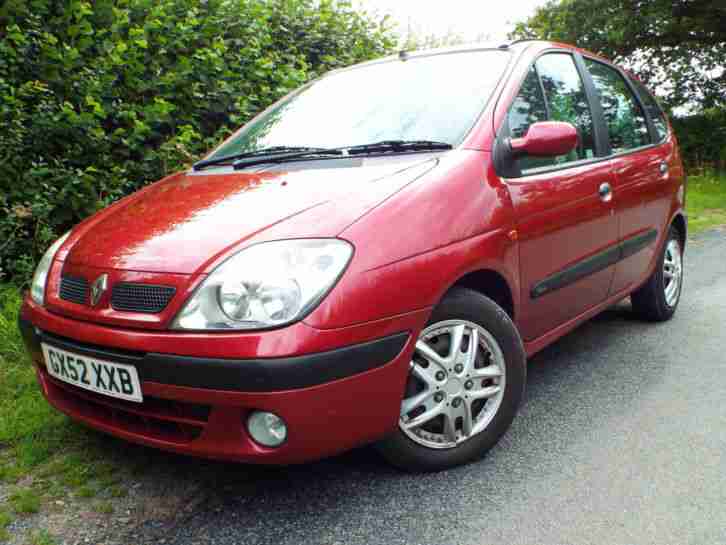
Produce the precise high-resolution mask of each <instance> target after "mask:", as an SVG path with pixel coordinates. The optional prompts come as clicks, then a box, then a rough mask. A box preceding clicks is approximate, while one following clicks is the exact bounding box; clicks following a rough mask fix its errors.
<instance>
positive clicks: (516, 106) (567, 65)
mask: <svg viewBox="0 0 726 545" xmlns="http://www.w3.org/2000/svg"><path fill="white" fill-rule="evenodd" d="M537 121H565V122H567V123H571V124H572V125H574V126H575V128H576V129H577V132H578V135H579V137H580V138H579V144H578V146H577V148H576V149H575V150H573V151H571V152H570V153H569V154H567V155H561V156H559V157H523V158H521V159H519V166H520V168H521V169H522V171H527V170H530V169H533V168H539V167H549V166H555V165H561V164H566V163H569V162H572V161H579V160H581V159H589V158H591V157H594V156H595V140H594V136H593V134H594V126H593V120H592V114H591V112H590V105H589V104H588V101H587V96H586V95H585V89H584V85H583V83H582V79H581V78H580V74H579V73H578V71H577V68H576V67H575V62H574V60H573V58H572V56H571V55H569V54H566V53H550V54H546V55H543V56H542V57H540V58H539V59H538V60H537V62H536V63H535V65H534V66H533V67H532V69H531V70H530V72H529V74H528V75H527V78H526V79H525V81H524V83H523V84H522V88H521V89H520V91H519V94H518V95H517V98H515V100H514V102H513V104H512V107H511V108H510V110H509V128H510V133H511V135H512V137H514V138H517V137H520V136H523V135H524V134H526V132H527V129H529V126H530V125H532V124H533V123H535V122H537Z"/></svg>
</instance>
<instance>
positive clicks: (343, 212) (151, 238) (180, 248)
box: [58, 154, 437, 274]
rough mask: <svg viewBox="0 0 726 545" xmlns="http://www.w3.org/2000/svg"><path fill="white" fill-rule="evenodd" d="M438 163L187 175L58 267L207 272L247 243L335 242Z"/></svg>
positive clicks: (86, 231) (115, 218)
mask: <svg viewBox="0 0 726 545" xmlns="http://www.w3.org/2000/svg"><path fill="white" fill-rule="evenodd" d="M436 163H437V160H436V155H428V154H427V155H423V156H422V155H408V156H398V157H389V158H368V159H365V158H356V159H349V160H339V161H338V160H336V161H324V162H323V161H319V162H317V163H315V164H312V165H311V164H308V167H309V168H301V165H300V164H299V163H292V164H289V165H285V166H286V169H284V170H282V169H281V166H277V167H276V168H275V170H257V171H254V172H250V171H243V172H239V171H237V172H236V171H234V170H232V169H231V168H221V169H214V170H210V171H201V172H193V171H190V172H185V173H179V174H176V175H173V176H170V177H169V178H166V179H164V180H161V181H160V182H157V183H155V184H152V185H151V186H148V187H146V188H145V189H144V190H142V191H139V192H137V193H136V194H133V195H131V196H130V197H127V198H126V199H124V200H122V201H120V202H119V203H117V204H115V205H113V206H111V207H109V208H108V209H106V210H104V211H102V212H100V213H99V214H97V215H96V216H94V217H93V218H91V219H89V220H87V221H86V222H84V223H83V224H81V225H80V226H79V227H78V228H77V229H75V230H74V233H73V236H72V239H71V240H69V244H68V245H67V246H66V251H64V252H63V254H64V255H59V256H58V258H59V259H64V260H66V261H68V262H70V263H72V264H74V265H80V266H87V267H94V268H101V269H119V270H131V271H143V272H166V273H181V274H191V273H194V272H202V271H204V270H205V269H206V268H207V267H209V266H210V264H211V263H213V262H214V261H215V259H216V258H218V257H219V256H220V255H221V254H224V253H225V252H226V251H228V250H230V249H231V248H234V247H236V246H237V245H239V244H241V243H250V244H251V243H253V242H259V241H262V240H271V239H279V238H294V237H309V236H321V237H326V236H336V235H337V234H338V233H340V232H341V231H342V230H344V229H345V228H346V227H347V226H348V225H350V224H351V223H353V222H355V221H356V220H357V219H358V218H359V217H361V216H362V215H363V214H365V213H366V212H367V211H368V210H370V209H372V208H373V207H375V206H376V205H377V204H379V203H380V202H381V201H383V200H384V199H386V198H387V197H389V196H391V195H392V194H394V193H395V192H397V191H399V190H400V189H401V188H402V187H404V186H405V185H407V184H408V183H410V182H412V181H413V180H415V179H416V178H418V177H420V176H421V175H423V174H424V173H426V172H428V171H429V170H431V169H432V168H434V167H435V165H436ZM293 169H299V170H293Z"/></svg>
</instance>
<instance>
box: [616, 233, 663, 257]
mask: <svg viewBox="0 0 726 545" xmlns="http://www.w3.org/2000/svg"><path fill="white" fill-rule="evenodd" d="M657 238H658V231H656V230H655V229H651V230H650V231H646V232H645V233H643V234H641V235H636V236H634V237H631V238H629V239H627V240H624V241H622V242H621V243H620V250H621V255H620V259H625V258H626V257H630V256H631V255H635V254H637V253H638V252H639V251H640V250H642V249H643V248H645V247H647V246H650V244H652V243H653V242H655V240H656V239H657Z"/></svg>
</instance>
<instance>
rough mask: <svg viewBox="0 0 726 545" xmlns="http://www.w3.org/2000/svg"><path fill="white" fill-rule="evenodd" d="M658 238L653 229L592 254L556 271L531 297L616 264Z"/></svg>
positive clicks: (539, 284) (540, 284) (535, 289)
mask: <svg viewBox="0 0 726 545" xmlns="http://www.w3.org/2000/svg"><path fill="white" fill-rule="evenodd" d="M657 238H658V231H656V230H655V229H651V230H650V231H646V232H645V233H641V234H640V235H635V236H634V237H630V238H628V239H625V240H623V241H621V242H619V243H618V244H616V245H614V246H611V247H610V248H607V249H606V250H603V251H602V252H599V253H597V254H595V255H592V256H590V257H588V258H586V259H583V260H582V261H578V262H577V263H575V264H574V265H571V266H569V267H567V268H566V269H563V270H561V271H559V272H556V273H554V274H552V275H550V276H548V277H547V278H545V279H544V280H542V281H540V282H538V283H537V284H535V285H534V286H533V287H532V290H531V292H530V297H531V298H532V299H537V298H538V297H542V296H543V295H545V294H547V293H551V292H553V291H555V290H558V289H561V288H564V287H565V286H569V285H570V284H573V283H575V282H577V281H578V280H581V279H583V278H585V277H586V276H590V275H591V274H595V273H597V272H600V271H602V270H604V269H607V268H608V267H610V266H611V265H615V264H616V263H617V262H618V261H622V260H623V259H626V258H628V257H630V256H632V255H635V254H637V253H638V252H639V251H640V250H642V249H643V248H645V247H647V246H649V245H650V244H652V243H653V242H655V240H656V239H657Z"/></svg>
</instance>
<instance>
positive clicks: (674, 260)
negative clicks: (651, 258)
mask: <svg viewBox="0 0 726 545" xmlns="http://www.w3.org/2000/svg"><path fill="white" fill-rule="evenodd" d="M682 283H683V258H682V254H681V245H680V244H679V243H678V241H677V240H676V239H671V240H670V241H668V245H667V246H666V251H665V258H664V259H663V290H664V292H665V300H666V303H667V304H668V306H669V307H671V308H672V307H674V306H676V303H677V302H678V298H679V297H680V295H681V284H682Z"/></svg>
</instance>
